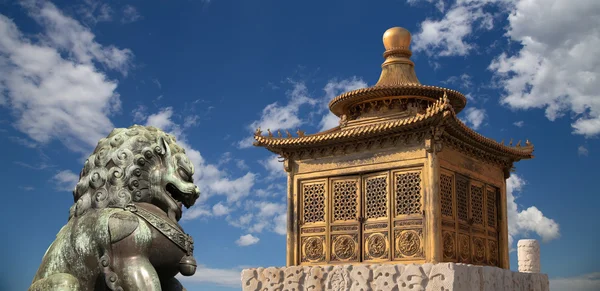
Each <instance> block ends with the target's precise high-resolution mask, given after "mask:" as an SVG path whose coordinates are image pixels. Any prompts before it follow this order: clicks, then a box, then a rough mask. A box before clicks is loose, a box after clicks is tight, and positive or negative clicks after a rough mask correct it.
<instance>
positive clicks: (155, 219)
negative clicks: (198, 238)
mask: <svg viewBox="0 0 600 291" xmlns="http://www.w3.org/2000/svg"><path fill="white" fill-rule="evenodd" d="M124 209H125V210H127V211H129V212H131V213H133V214H135V215H137V216H139V217H141V218H142V219H143V220H145V221H146V222H148V223H149V224H150V225H152V226H153V227H154V228H155V229H156V230H158V232H160V233H162V234H163V235H164V236H165V237H167V238H168V239H169V240H170V241H172V242H173V243H175V244H176V245H177V246H178V247H179V248H181V249H182V250H183V251H184V252H185V253H186V255H188V256H191V255H192V254H193V253H194V239H192V237H191V236H190V235H189V234H187V233H185V232H183V230H182V229H181V228H180V227H179V226H176V225H173V224H171V223H170V222H168V221H167V220H165V219H163V218H161V217H159V216H158V215H156V214H154V213H152V212H150V211H148V210H146V209H143V208H141V207H139V208H138V207H137V206H135V204H128V205H127V206H125V207H124Z"/></svg>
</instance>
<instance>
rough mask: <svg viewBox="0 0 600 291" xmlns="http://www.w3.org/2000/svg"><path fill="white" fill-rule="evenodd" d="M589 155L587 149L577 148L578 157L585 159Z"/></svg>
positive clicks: (583, 147)
mask: <svg viewBox="0 0 600 291" xmlns="http://www.w3.org/2000/svg"><path fill="white" fill-rule="evenodd" d="M589 153H590V152H589V151H588V149H587V148H586V147H585V146H579V147H578V148H577V154H579V155H580V156H584V157H587V155H588V154H589Z"/></svg>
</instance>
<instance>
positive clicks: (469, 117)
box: [463, 107, 487, 129]
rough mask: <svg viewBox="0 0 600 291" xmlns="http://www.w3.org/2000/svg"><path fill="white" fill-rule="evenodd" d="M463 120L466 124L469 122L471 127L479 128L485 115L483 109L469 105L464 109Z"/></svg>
mask: <svg viewBox="0 0 600 291" xmlns="http://www.w3.org/2000/svg"><path fill="white" fill-rule="evenodd" d="M463 114H464V116H465V117H464V120H463V122H465V123H466V124H469V125H470V126H471V127H473V129H479V127H480V126H481V125H482V124H483V121H484V120H485V118H486V117H487V114H486V113H485V109H483V108H474V107H469V108H467V109H466V110H465V111H464V113H463Z"/></svg>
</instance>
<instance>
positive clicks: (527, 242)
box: [517, 239, 540, 273]
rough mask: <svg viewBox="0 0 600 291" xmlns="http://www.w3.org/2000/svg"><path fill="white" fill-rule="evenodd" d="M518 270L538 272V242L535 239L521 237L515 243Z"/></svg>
mask: <svg viewBox="0 0 600 291" xmlns="http://www.w3.org/2000/svg"><path fill="white" fill-rule="evenodd" d="M517 257H518V260H519V272H521V273H539V272H540V244H539V243H538V241H537V240H535V239H522V240H519V242H518V243H517Z"/></svg>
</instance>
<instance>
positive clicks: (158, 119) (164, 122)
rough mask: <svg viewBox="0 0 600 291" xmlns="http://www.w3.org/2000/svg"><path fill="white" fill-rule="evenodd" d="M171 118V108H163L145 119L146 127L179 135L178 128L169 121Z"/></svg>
mask: <svg viewBox="0 0 600 291" xmlns="http://www.w3.org/2000/svg"><path fill="white" fill-rule="evenodd" d="M172 117H173V107H166V108H163V109H161V110H160V111H159V112H158V113H155V114H152V115H150V116H148V117H147V118H146V126H154V127H156V128H160V129H162V130H166V131H173V130H175V133H177V135H181V132H179V130H180V129H179V126H177V124H175V122H173V120H172V119H171V118H172ZM177 135H176V136H177Z"/></svg>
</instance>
